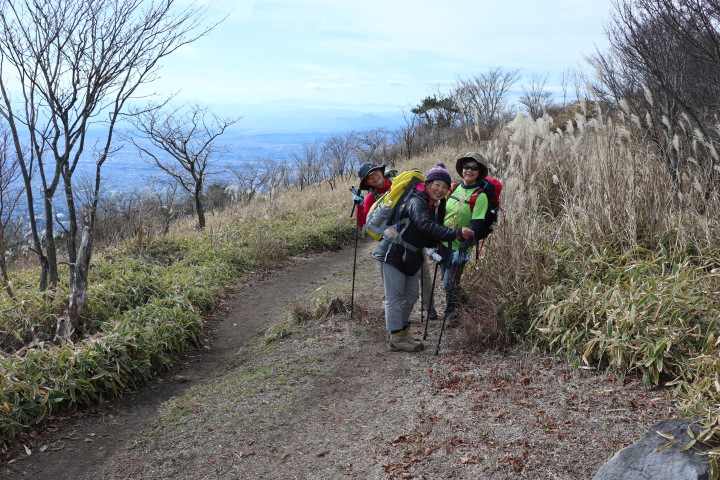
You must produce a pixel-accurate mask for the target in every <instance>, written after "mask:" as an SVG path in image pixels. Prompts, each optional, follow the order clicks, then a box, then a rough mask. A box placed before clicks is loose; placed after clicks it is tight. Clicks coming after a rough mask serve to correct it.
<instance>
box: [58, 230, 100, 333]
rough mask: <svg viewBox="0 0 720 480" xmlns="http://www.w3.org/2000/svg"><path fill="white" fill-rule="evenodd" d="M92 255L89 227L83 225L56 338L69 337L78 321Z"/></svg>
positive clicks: (83, 302) (85, 294) (83, 301)
mask: <svg viewBox="0 0 720 480" xmlns="http://www.w3.org/2000/svg"><path fill="white" fill-rule="evenodd" d="M91 256H92V240H91V235H90V227H89V226H87V225H86V226H85V227H83V233H82V240H81V241H80V248H78V254H77V262H76V263H75V266H74V268H73V283H72V285H70V299H69V300H68V306H67V310H65V313H64V314H63V315H62V317H60V320H59V321H58V325H57V332H56V334H55V336H56V338H62V339H67V338H70V337H71V336H72V335H73V334H74V333H75V330H76V329H77V326H78V324H79V323H80V314H81V313H82V309H83V306H84V305H85V301H86V300H87V287H88V267H89V266H90V257H91Z"/></svg>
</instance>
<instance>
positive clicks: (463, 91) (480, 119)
mask: <svg viewBox="0 0 720 480" xmlns="http://www.w3.org/2000/svg"><path fill="white" fill-rule="evenodd" d="M519 78H520V72H519V71H518V70H509V71H503V70H502V69H501V68H499V67H498V68H494V69H492V70H489V71H487V72H485V73H481V74H479V75H476V76H475V77H471V78H469V79H466V80H463V79H458V81H457V87H456V89H455V92H454V96H455V98H456V101H457V104H458V106H459V107H460V109H461V110H462V112H463V115H464V116H465V123H468V124H474V123H477V125H478V128H479V129H481V130H483V131H485V132H486V133H487V134H488V135H489V134H492V133H493V132H494V131H495V129H496V128H497V127H498V126H499V125H500V124H501V123H502V122H504V121H505V120H506V119H507V117H508V114H509V111H508V106H507V94H508V92H509V90H510V88H512V86H513V85H514V84H515V83H517V81H518V79H519Z"/></svg>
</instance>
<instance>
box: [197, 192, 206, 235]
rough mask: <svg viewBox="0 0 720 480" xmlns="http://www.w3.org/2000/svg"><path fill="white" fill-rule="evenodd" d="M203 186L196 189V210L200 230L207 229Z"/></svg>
mask: <svg viewBox="0 0 720 480" xmlns="http://www.w3.org/2000/svg"><path fill="white" fill-rule="evenodd" d="M201 197H202V187H200V188H199V189H197V188H196V189H195V210H196V211H197V216H198V227H197V228H198V230H204V229H205V210H204V209H203V204H202V198H201Z"/></svg>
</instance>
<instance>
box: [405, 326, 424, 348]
mask: <svg viewBox="0 0 720 480" xmlns="http://www.w3.org/2000/svg"><path fill="white" fill-rule="evenodd" d="M401 333H404V334H405V336H406V337H407V338H409V339H410V340H411V341H413V342H416V343H421V342H420V340H419V339H417V338H415V337H413V336H412V334H411V333H410V327H408V328H406V329H405V330H403V331H402V332H401ZM423 348H424V347H423Z"/></svg>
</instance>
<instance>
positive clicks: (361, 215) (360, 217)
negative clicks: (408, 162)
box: [356, 178, 392, 227]
mask: <svg viewBox="0 0 720 480" xmlns="http://www.w3.org/2000/svg"><path fill="white" fill-rule="evenodd" d="M391 185H392V182H391V181H390V180H388V179H387V178H386V179H385V188H381V189H379V190H376V189H374V188H371V189H370V190H369V191H368V193H367V195H365V201H363V204H362V205H358V207H357V214H356V215H357V223H358V227H363V226H365V222H366V221H367V214H368V212H369V211H370V207H372V205H373V203H375V200H377V199H376V198H375V195H374V194H377V196H378V197H380V195H382V194H383V193H385V192H387V191H388V190H390V186H391Z"/></svg>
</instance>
